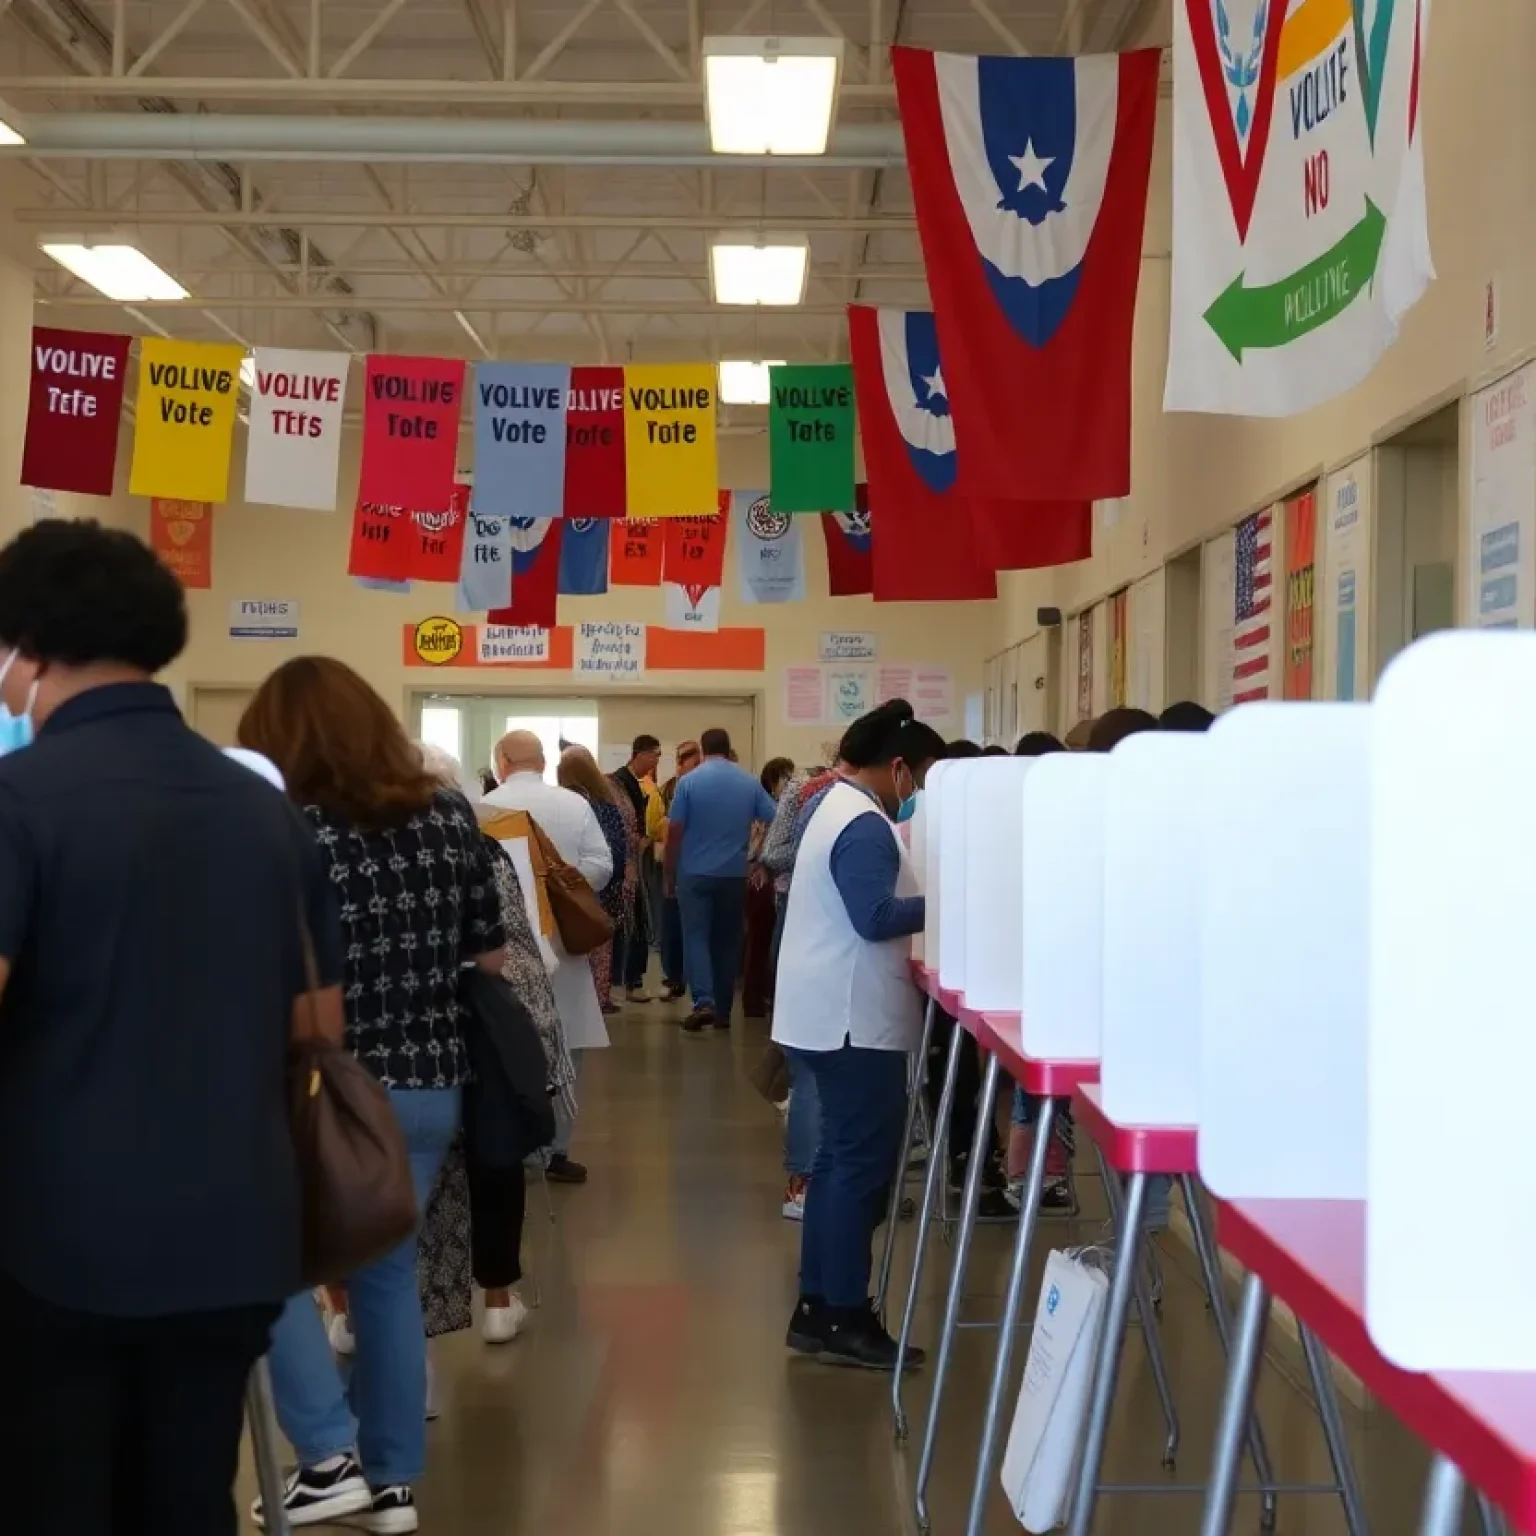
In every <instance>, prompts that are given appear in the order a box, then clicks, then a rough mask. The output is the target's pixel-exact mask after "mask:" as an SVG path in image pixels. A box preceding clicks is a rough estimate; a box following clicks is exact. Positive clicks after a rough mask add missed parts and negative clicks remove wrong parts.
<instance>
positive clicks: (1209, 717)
mask: <svg viewBox="0 0 1536 1536" xmlns="http://www.w3.org/2000/svg"><path fill="white" fill-rule="evenodd" d="M1215 723H1216V716H1215V715H1213V714H1212V713H1211V712H1210V710H1208V709H1207V708H1206V707H1205V705H1203V704H1196V703H1195V701H1194V700H1193V699H1181V700H1180V701H1179V702H1178V703H1177V704H1170V705H1169V706H1168V708H1167V709H1165V710H1164V711H1163V712H1162V714H1160V715H1159V716H1158V717H1157V724H1158V728H1159V729H1160V730H1164V731H1188V732H1190V733H1191V734H1194V735H1198V734H1199V733H1200V732H1201V731H1208V730H1210V728H1211V727H1212V726H1213V725H1214V724H1215Z"/></svg>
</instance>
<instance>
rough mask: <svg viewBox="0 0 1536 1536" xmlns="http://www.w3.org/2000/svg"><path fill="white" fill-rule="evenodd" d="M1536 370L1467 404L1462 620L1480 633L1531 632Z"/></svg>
mask: <svg viewBox="0 0 1536 1536" xmlns="http://www.w3.org/2000/svg"><path fill="white" fill-rule="evenodd" d="M1533 390H1536V363H1530V364H1527V365H1526V366H1525V367H1524V368H1522V369H1520V371H1519V372H1518V373H1512V374H1510V375H1509V376H1508V377H1507V378H1503V379H1500V380H1499V381H1498V383H1497V384H1491V385H1489V387H1488V388H1487V389H1481V390H1479V391H1478V392H1477V393H1476V394H1475V395H1474V396H1473V397H1472V523H1471V540H1472V547H1471V549H1470V550H1469V551H1468V555H1469V558H1468V560H1467V570H1468V571H1469V573H1470V580H1471V591H1470V593H1469V594H1468V596H1469V605H1468V608H1467V613H1468V617H1469V621H1470V623H1471V624H1472V626H1473V627H1475V628H1477V629H1514V628H1516V627H1517V626H1518V627H1519V628H1521V629H1530V628H1532V627H1536V414H1533V407H1536V398H1533Z"/></svg>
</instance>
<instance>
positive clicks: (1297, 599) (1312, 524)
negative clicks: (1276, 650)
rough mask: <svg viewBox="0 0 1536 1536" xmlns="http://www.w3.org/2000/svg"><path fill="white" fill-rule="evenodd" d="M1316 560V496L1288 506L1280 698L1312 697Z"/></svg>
mask: <svg viewBox="0 0 1536 1536" xmlns="http://www.w3.org/2000/svg"><path fill="white" fill-rule="evenodd" d="M1316 561H1317V493H1316V492H1315V491H1303V492H1302V494H1301V495H1300V496H1297V497H1295V498H1294V499H1293V500H1291V501H1288V502H1286V503H1285V671H1284V673H1283V674H1282V677H1281V689H1282V693H1281V697H1282V698H1287V699H1301V700H1307V701H1310V699H1311V698H1312V615H1313V612H1314V607H1313V578H1314V575H1315V572H1316Z"/></svg>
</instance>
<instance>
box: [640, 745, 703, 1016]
mask: <svg viewBox="0 0 1536 1536" xmlns="http://www.w3.org/2000/svg"><path fill="white" fill-rule="evenodd" d="M700 760H701V759H700V753H699V744H698V742H696V741H680V742H679V743H678V744H677V771H676V772H675V773H674V774H673V775H672V777H671V778H670V779H668V780H667V782H666V783H665V784H663V785H662V786H661V793H660V797H659V798H660V806H659V808H658V805H657V802H656V800H655V799H653V800H652V801H651V803H650V805H649V806H648V807H647V809H646V815H645V835H646V837H647V838H648V839H649V840H650V844H651V848H652V850H653V852H654V855H655V858H656V860H657V862H658V863H660V864H661V866H662V876H661V891H662V894H661V980H662V989H661V995H662V1000H663V1001H664V1002H668V1003H671V1002H675V1001H676V1000H677V999H678V998H680V997H681V996H682V995H683V993H684V992H686V991H687V990H688V986H687V982H686V980H685V977H684V973H683V919H682V915H681V913H680V912H679V911H678V905H677V893H676V892H675V891H670V890H668V889H667V877H666V857H667V833H668V822H667V818H668V817H669V816H670V815H671V813H672V801H673V798H674V797H675V796H676V794H677V786H678V785H679V784H680V783H681V782H682V781H683V779H684V778H686V777H687V775H688V774H690V773H692V772H693V770H694V769H695V768H697V767H698V766H699V762H700Z"/></svg>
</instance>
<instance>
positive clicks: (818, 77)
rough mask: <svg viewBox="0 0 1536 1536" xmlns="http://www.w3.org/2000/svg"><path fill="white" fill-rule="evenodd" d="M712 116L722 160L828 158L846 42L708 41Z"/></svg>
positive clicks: (707, 106) (707, 100)
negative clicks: (730, 157)
mask: <svg viewBox="0 0 1536 1536" xmlns="http://www.w3.org/2000/svg"><path fill="white" fill-rule="evenodd" d="M703 56H704V115H705V117H706V118H707V120H708V122H709V146H710V148H711V149H712V150H714V152H715V153H716V154H717V155H824V154H826V152H827V140H828V139H829V138H830V137H831V134H832V118H833V115H834V112H835V110H836V107H837V85H838V79H839V77H840V76H841V74H842V69H843V41H842V39H841V38H838V37H706V38H705V39H704V46H703Z"/></svg>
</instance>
